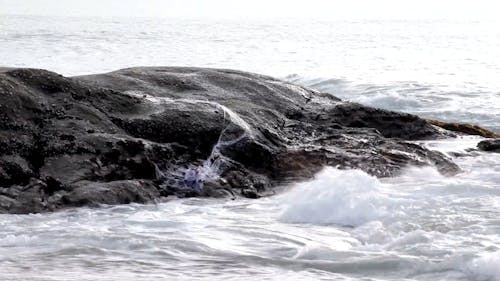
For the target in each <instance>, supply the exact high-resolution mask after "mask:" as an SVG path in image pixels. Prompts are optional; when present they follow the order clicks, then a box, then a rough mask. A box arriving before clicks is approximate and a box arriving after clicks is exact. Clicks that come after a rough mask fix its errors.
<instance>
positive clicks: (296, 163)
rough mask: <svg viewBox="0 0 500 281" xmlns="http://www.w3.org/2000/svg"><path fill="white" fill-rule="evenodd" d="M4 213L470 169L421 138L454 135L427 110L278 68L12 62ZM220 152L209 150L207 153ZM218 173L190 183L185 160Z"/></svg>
mask: <svg viewBox="0 0 500 281" xmlns="http://www.w3.org/2000/svg"><path fill="white" fill-rule="evenodd" d="M0 104H1V105H2V110H1V111H0V212H2V213H3V212H8V213H32V212H45V211H53V210H58V209H61V208H65V207H76V206H98V205H100V204H124V203H131V202H138V203H145V202H151V201H154V200H155V199H157V198H158V197H160V196H178V197H193V196H201V197H230V198H234V197H238V196H242V197H247V198H258V197H261V196H263V195H266V194H269V191H270V190H271V188H272V187H274V186H277V185H280V184H283V183H287V182H290V181H295V180H303V179H307V178H309V177H311V176H313V175H314V173H316V172H317V171H319V170H320V169H321V168H322V167H323V166H325V165H331V166H336V167H338V168H340V169H351V168H352V169H361V170H363V171H366V172H367V173H370V174H372V175H375V176H379V177H387V176H394V175H397V174H398V173H399V172H400V171H401V170H402V169H403V168H404V167H406V166H407V165H417V166H422V165H432V166H435V167H437V168H438V170H439V171H441V172H442V173H445V174H453V173H456V172H458V171H459V169H458V167H457V166H456V165H455V164H454V163H453V162H452V161H451V160H450V159H448V158H447V157H446V156H444V155H443V154H441V153H439V152H435V151H430V150H428V149H426V148H424V147H422V146H419V145H416V144H414V143H412V142H408V141H414V140H422V139H436V138H445V137H450V136H452V135H453V134H452V133H450V132H448V131H446V130H442V129H439V128H437V127H435V126H433V125H431V124H429V122H427V121H426V120H423V119H421V118H419V117H417V116H414V115H410V114H403V113H397V112H392V111H387V110H382V109H375V108H371V107H367V106H363V105H360V104H356V103H351V102H346V101H341V100H340V99H338V98H336V97H334V96H331V95H329V94H325V93H318V92H315V91H313V90H310V89H307V88H304V87H300V86H297V85H294V84H290V83H287V82H283V81H280V80H277V79H274V78H271V77H268V76H263V75H258V74H252V73H246V72H240V71H234V70H223V69H203V68H182V67H150V68H129V69H123V70H119V71H115V72H110V73H106V74H98V75H88V76H80V77H63V76H61V75H58V74H56V73H53V72H49V71H46V70H38V69H12V68H10V69H9V68H2V69H0ZM208 159H210V160H208ZM207 163H208V164H210V165H212V166H211V168H210V169H211V172H215V173H216V174H217V176H213V177H210V178H208V179H206V180H205V187H204V189H203V190H202V191H196V190H191V189H186V188H185V187H184V186H183V171H185V170H186V167H193V166H194V167H201V166H203V165H205V166H204V167H206V166H207V165H208V164H207Z"/></svg>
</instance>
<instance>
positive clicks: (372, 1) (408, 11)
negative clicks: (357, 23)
mask: <svg viewBox="0 0 500 281" xmlns="http://www.w3.org/2000/svg"><path fill="white" fill-rule="evenodd" d="M499 11H500V1H495V0H412V1H409V0H344V1H339V0H0V14H3V15H49V16H52V15H64V16H99V17H178V18H221V19H252V18H264V19H266V18H318V19H352V20H358V19H457V20H460V19H497V18H498V17H499V16H498V13H499Z"/></svg>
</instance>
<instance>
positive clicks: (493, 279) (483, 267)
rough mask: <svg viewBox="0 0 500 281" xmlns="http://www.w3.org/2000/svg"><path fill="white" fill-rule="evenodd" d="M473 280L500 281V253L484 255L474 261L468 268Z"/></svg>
mask: <svg viewBox="0 0 500 281" xmlns="http://www.w3.org/2000/svg"><path fill="white" fill-rule="evenodd" d="M466 270H467V271H469V273H470V274H471V276H472V278H474V279H475V280H479V281H499V280H500V251H498V252H493V253H484V254H482V255H481V256H480V257H478V258H475V259H474V260H472V261H471V262H470V263H469V264H468V265H467V267H466Z"/></svg>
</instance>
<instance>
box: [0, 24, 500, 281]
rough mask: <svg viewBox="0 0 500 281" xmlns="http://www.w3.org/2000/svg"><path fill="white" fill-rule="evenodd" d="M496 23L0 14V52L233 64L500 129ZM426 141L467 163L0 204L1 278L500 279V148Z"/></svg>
mask: <svg viewBox="0 0 500 281" xmlns="http://www.w3.org/2000/svg"><path fill="white" fill-rule="evenodd" d="M499 58H500V22H494V21H493V22H492V21H473V22H466V21H463V22H462V21H356V22H348V21H287V20H280V21H267V22H266V21H235V20H233V21H215V20H210V21H207V20H180V19H146V18H142V19H129V18H107V19H106V18H69V17H36V16H0V65H1V66H16V67H37V68H46V69H49V70H53V71H56V72H59V73H61V74H64V75H69V76H71V75H81V74H89V73H98V72H106V71H112V70H116V69H119V68H123V67H129V66H139V65H179V66H205V67H217V68H234V69H240V70H246V71H252V72H258V73H263V74H268V75H272V76H275V77H279V78H283V79H285V80H288V81H293V82H296V83H299V84H302V85H307V86H309V87H312V88H315V89H317V90H319V91H323V92H328V93H331V94H334V95H336V96H339V97H341V98H344V99H348V100H352V101H356V102H360V103H363V104H368V105H372V106H376V107H381V108H387V109H392V110H399V111H405V112H410V113H416V114H419V115H421V116H424V117H428V118H437V119H442V120H451V121H462V122H469V123H474V124H478V125H481V126H485V127H488V128H490V129H493V130H497V131H500V79H498V77H500V59H499ZM480 140H481V138H480V137H462V138H458V139H450V140H440V141H428V142H421V143H422V144H423V145H426V146H428V147H430V148H432V149H436V150H440V151H442V152H444V153H448V154H449V155H450V157H452V156H453V155H456V152H459V153H465V154H466V156H463V157H459V158H454V161H455V162H457V164H459V166H460V167H461V169H462V170H463V172H462V173H460V174H459V175H457V176H454V177H444V176H441V175H440V174H439V173H438V172H437V171H436V170H435V169H433V168H432V167H426V168H414V167H408V169H407V170H406V171H405V172H404V173H403V174H402V175H401V176H399V177H396V178H390V179H377V178H374V177H371V176H369V175H367V174H365V173H363V172H361V171H356V170H347V171H339V170H336V169H335V168H333V167H325V169H324V170H323V171H322V172H320V173H318V174H317V175H316V177H315V178H313V179H311V180H309V181H307V182H302V183H295V184H291V185H289V186H283V187H280V188H279V189H278V191H277V194H276V195H275V196H272V197H268V198H262V199H259V200H246V199H237V200H234V201H228V200H215V199H203V200H200V199H183V200H170V201H165V202H161V203H157V204H150V205H136V204H131V205H122V206H108V207H106V206H104V207H102V208H98V209H87V208H81V209H71V210H65V211H60V212H56V213H51V214H34V215H0V279H1V280H222V279H224V280H482V281H486V280H490V281H491V280H500V270H499V268H500V266H499V265H500V156H499V154H492V153H483V152H472V153H468V152H466V151H467V150H468V149H470V148H474V147H475V146H476V144H477V142H479V141H480Z"/></svg>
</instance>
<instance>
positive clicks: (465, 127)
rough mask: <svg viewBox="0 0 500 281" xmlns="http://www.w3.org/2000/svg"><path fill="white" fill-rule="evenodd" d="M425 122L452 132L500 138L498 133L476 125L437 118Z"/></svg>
mask: <svg viewBox="0 0 500 281" xmlns="http://www.w3.org/2000/svg"><path fill="white" fill-rule="evenodd" d="M427 122H428V123H429V124H432V125H434V126H438V127H441V128H443V129H446V130H449V131H453V132H458V133H463V134H466V135H477V136H482V137H484V138H500V134H499V133H496V132H493V131H490V130H488V129H485V128H482V127H480V126H477V125H471V124H465V123H457V122H443V121H438V120H427Z"/></svg>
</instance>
